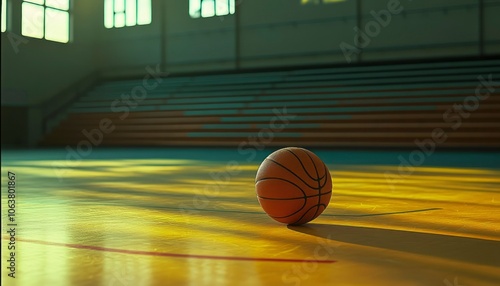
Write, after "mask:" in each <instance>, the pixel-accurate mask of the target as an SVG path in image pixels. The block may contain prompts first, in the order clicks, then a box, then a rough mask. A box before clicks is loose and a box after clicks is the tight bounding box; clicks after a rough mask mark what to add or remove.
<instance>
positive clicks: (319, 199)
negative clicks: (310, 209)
mask: <svg viewBox="0 0 500 286" xmlns="http://www.w3.org/2000/svg"><path fill="white" fill-rule="evenodd" d="M303 152H304V153H305V154H306V155H307V157H309V159H311V162H312V164H313V166H314V170H315V171H316V176H317V177H318V178H319V173H318V168H316V163H314V161H313V159H312V158H311V156H310V155H309V154H308V153H307V152H305V151H303ZM323 164H324V163H323ZM325 176H326V174H325ZM325 183H326V182H325ZM318 188H319V189H318V205H319V204H320V203H321V183H320V181H319V180H318ZM318 211H319V206H318V207H317V208H316V211H315V212H314V215H313V217H315V216H316V214H318Z"/></svg>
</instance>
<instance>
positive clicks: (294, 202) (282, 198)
mask: <svg viewBox="0 0 500 286" xmlns="http://www.w3.org/2000/svg"><path fill="white" fill-rule="evenodd" d="M255 190H256V192H257V198H258V200H259V203H260V205H261V206H262V208H263V209H264V211H265V212H266V213H267V214H268V215H269V216H270V217H271V218H273V219H274V220H276V221H278V222H281V223H286V224H291V225H300V224H305V223H307V222H310V221H312V220H313V219H315V218H317V217H318V216H319V215H320V214H321V213H322V212H323V211H324V210H325V209H326V207H327V206H328V203H329V202H330V197H331V195H332V179H331V176H330V172H329V171H328V168H327V167H326V165H325V163H323V161H321V159H320V158H319V157H318V156H316V155H315V154H314V153H312V152H311V151H309V150H306V149H303V148H297V147H288V148H283V149H280V150H277V151H275V152H274V153H272V154H271V155H269V156H268V157H267V158H266V159H264V161H263V162H262V164H261V165H260V166H259V169H258V171H257V176H256V178H255Z"/></svg>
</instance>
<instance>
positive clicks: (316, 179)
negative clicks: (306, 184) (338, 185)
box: [285, 148, 320, 181]
mask: <svg viewBox="0 0 500 286" xmlns="http://www.w3.org/2000/svg"><path fill="white" fill-rule="evenodd" d="M285 150H286V151H288V152H290V153H292V155H293V156H294V157H295V158H297V160H298V161H299V163H300V166H302V169H303V170H304V171H305V172H306V175H307V176H308V177H309V178H311V179H312V180H314V181H318V180H319V179H320V178H314V177H313V176H311V175H310V174H309V172H308V171H307V169H306V167H305V166H304V164H302V160H300V158H299V156H297V154H295V153H293V151H292V150H290V149H288V148H286V149H285Z"/></svg>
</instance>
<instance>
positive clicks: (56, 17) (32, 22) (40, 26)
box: [21, 0, 70, 43]
mask: <svg viewBox="0 0 500 286" xmlns="http://www.w3.org/2000/svg"><path fill="white" fill-rule="evenodd" d="M69 8H70V7H69V0H25V1H23V4H22V11H21V12H22V19H21V33H22V34H23V35H24V36H27V37H32V38H38V39H46V40H49V41H54V42H60V43H68V42H69V23H70V19H69V17H70V15H69Z"/></svg>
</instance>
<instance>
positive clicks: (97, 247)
mask: <svg viewBox="0 0 500 286" xmlns="http://www.w3.org/2000/svg"><path fill="white" fill-rule="evenodd" d="M17 240H18V241H24V242H31V243H37V244H43V245H53V246H64V247H69V248H76V249H88V250H95V251H106V252H115V253H124V254H134V255H150V256H163V257H175V258H193V259H216V260H237V261H261V262H312V263H334V262H336V261H335V260H315V259H285V258H265V257H238V256H215V255H196V254H179V253H169V252H154V251H141V250H128V249H119V248H109V247H101V246H92V245H83V244H72V243H60V242H50V241H42V240H33V239H20V238H18V239H17Z"/></svg>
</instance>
